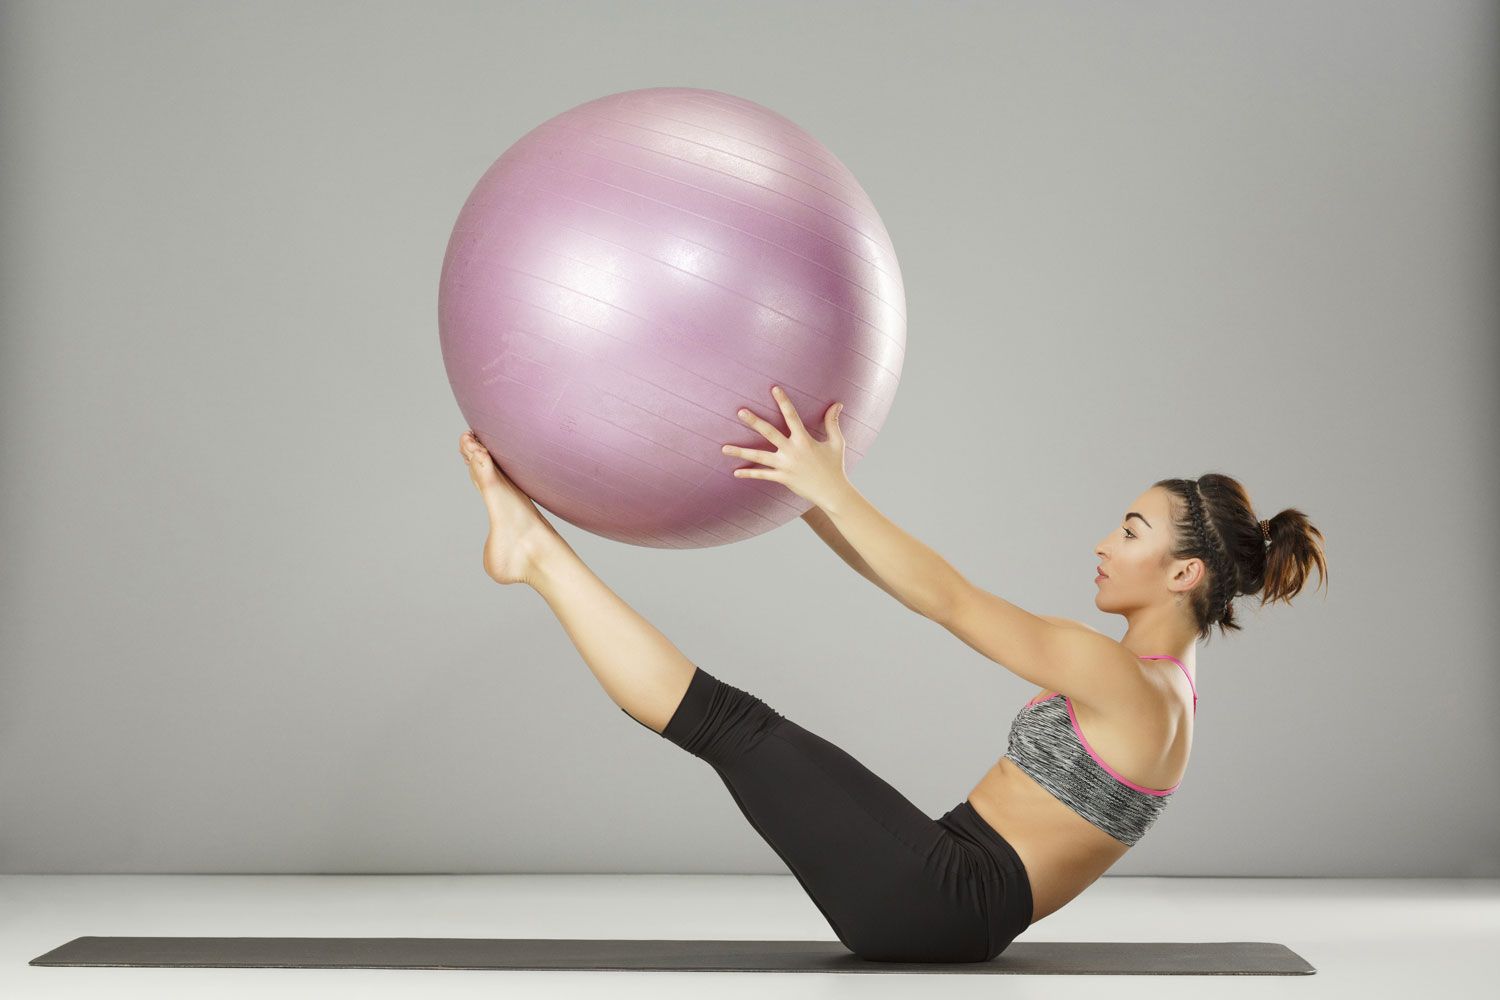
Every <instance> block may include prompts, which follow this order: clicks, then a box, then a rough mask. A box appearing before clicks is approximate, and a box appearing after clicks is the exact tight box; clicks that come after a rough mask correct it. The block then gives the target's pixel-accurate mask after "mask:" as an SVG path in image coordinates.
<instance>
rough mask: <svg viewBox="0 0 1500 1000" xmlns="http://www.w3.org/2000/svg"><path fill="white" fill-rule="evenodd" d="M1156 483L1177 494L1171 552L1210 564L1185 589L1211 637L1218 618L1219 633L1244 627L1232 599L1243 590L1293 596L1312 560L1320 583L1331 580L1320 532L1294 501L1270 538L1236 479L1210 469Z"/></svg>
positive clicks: (1201, 632) (1202, 632)
mask: <svg viewBox="0 0 1500 1000" xmlns="http://www.w3.org/2000/svg"><path fill="white" fill-rule="evenodd" d="M1152 485H1154V486H1160V487H1163V488H1165V489H1166V490H1168V491H1169V492H1170V493H1172V495H1173V496H1174V498H1175V500H1174V502H1173V512H1172V514H1173V521H1172V527H1173V529H1174V531H1175V538H1174V544H1173V548H1172V553H1171V558H1173V559H1202V560H1203V564H1204V566H1206V567H1207V569H1208V575H1207V581H1206V582H1205V583H1204V584H1203V585H1201V586H1199V587H1196V588H1194V590H1193V591H1192V592H1191V593H1190V594H1189V595H1188V597H1189V599H1190V600H1191V602H1192V609H1193V618H1194V620H1195V621H1196V622H1197V624H1198V637H1199V638H1200V639H1208V638H1210V636H1211V633H1212V630H1213V627H1214V626H1215V625H1218V626H1219V632H1220V634H1224V633H1226V632H1230V631H1238V630H1239V628H1240V626H1239V624H1238V623H1236V622H1235V620H1234V605H1233V601H1234V598H1236V597H1238V596H1239V595H1240V594H1259V595H1260V603H1261V606H1262V607H1264V606H1265V605H1267V604H1269V603H1271V602H1272V601H1284V602H1285V603H1287V604H1291V603H1292V598H1293V597H1294V596H1296V595H1297V594H1298V593H1299V592H1300V591H1301V590H1302V586H1303V584H1305V583H1306V582H1307V578H1308V576H1309V575H1310V574H1311V572H1312V568H1313V567H1314V566H1316V567H1317V568H1318V584H1319V586H1322V585H1324V584H1325V583H1326V582H1327V579H1328V564H1327V563H1326V562H1325V561H1324V559H1323V533H1322V532H1321V531H1319V530H1318V529H1317V528H1315V527H1313V525H1312V522H1310V521H1308V519H1307V515H1306V514H1304V513H1302V511H1300V510H1298V509H1296V508H1295V507H1289V508H1287V509H1286V510H1283V511H1282V512H1281V513H1279V514H1277V515H1276V516H1275V517H1272V518H1271V519H1270V522H1269V525H1268V527H1269V528H1270V535H1271V541H1270V543H1269V544H1267V543H1266V540H1265V535H1264V534H1263V533H1262V531H1261V526H1260V519H1259V518H1257V517H1256V516H1255V514H1254V512H1253V511H1252V510H1251V507H1250V495H1249V494H1248V493H1246V492H1245V488H1244V487H1243V486H1241V485H1240V484H1239V482H1238V481H1237V480H1235V479H1232V478H1231V477H1229V476H1226V475H1222V474H1221V473H1217V472H1209V473H1206V474H1204V475H1203V476H1200V477H1199V478H1197V479H1161V480H1158V481H1157V482H1156V483H1154V484H1152Z"/></svg>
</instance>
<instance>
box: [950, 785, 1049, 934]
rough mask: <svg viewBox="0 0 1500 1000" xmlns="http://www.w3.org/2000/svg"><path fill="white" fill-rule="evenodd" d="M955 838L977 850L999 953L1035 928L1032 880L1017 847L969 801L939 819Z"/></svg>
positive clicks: (990, 923)
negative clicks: (1017, 937)
mask: <svg viewBox="0 0 1500 1000" xmlns="http://www.w3.org/2000/svg"><path fill="white" fill-rule="evenodd" d="M938 823H939V824H941V825H942V826H943V827H945V828H946V829H948V830H949V831H950V832H952V833H953V834H954V836H956V837H958V838H960V839H961V840H964V841H965V842H967V843H968V844H969V845H970V846H972V847H974V848H977V849H978V850H977V855H976V856H977V857H978V858H979V859H980V860H981V861H982V862H983V866H982V868H981V871H982V872H983V879H982V881H983V886H982V889H983V891H984V894H985V904H986V912H987V913H988V916H989V928H990V951H991V952H992V957H993V955H995V954H999V953H1000V952H1001V951H1003V950H1004V949H1005V947H1006V946H1007V945H1009V944H1010V942H1011V941H1012V940H1013V939H1014V938H1015V937H1016V936H1017V935H1018V934H1020V933H1021V932H1022V931H1024V930H1025V929H1026V928H1027V927H1029V926H1030V925H1031V911H1032V898H1031V880H1030V878H1029V877H1028V876H1027V874H1026V866H1025V865H1024V864H1022V862H1021V857H1020V855H1018V854H1017V853H1016V851H1015V849H1014V848H1013V847H1011V845H1010V844H1009V843H1008V842H1006V840H1005V838H1004V837H1002V836H1000V834H999V832H998V831H996V830H995V829H994V828H993V827H991V826H990V825H989V824H988V823H986V822H985V820H984V817H982V816H980V815H979V813H978V812H977V811H976V810H975V809H974V806H973V805H972V804H970V802H969V801H968V800H967V799H965V800H964V801H962V802H960V803H959V804H958V805H956V806H954V807H953V808H952V809H950V810H948V811H947V812H946V813H944V814H943V815H942V816H941V817H939V818H938Z"/></svg>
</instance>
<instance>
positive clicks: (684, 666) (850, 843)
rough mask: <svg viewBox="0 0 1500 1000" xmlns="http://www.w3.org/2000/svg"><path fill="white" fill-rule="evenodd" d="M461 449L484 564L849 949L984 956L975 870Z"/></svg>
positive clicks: (958, 847) (924, 957)
mask: <svg viewBox="0 0 1500 1000" xmlns="http://www.w3.org/2000/svg"><path fill="white" fill-rule="evenodd" d="M460 454H461V455H462V456H463V457H464V458H465V461H467V462H468V463H469V467H470V473H471V475H472V477H473V479H474V483H475V485H476V486H478V487H479V489H480V492H481V495H482V496H483V497H484V500H485V504H486V507H487V508H488V510H489V514H490V537H489V539H488V540H487V541H486V543H485V571H486V572H487V573H489V574H490V576H491V577H492V578H494V579H495V580H497V581H498V582H501V583H519V582H525V583H528V584H530V585H531V586H532V587H533V588H534V589H535V590H536V591H537V593H539V594H541V595H542V598H543V599H544V600H546V602H547V604H548V606H549V607H550V608H551V609H552V610H553V612H554V613H555V614H556V615H557V617H558V620H559V621H560V622H561V623H562V625H563V628H564V629H565V630H566V631H567V633H568V637H569V638H570V639H572V640H573V644H574V645H575V646H576V647H577V648H578V651H579V653H580V654H582V656H583V659H584V662H585V663H587V664H588V667H589V670H590V671H592V672H593V674H594V677H595V678H596V679H597V680H598V681H599V684H600V686H602V687H603V688H604V690H605V693H606V694H608V695H609V697H610V698H611V699H612V700H613V701H614V702H615V704H617V705H619V706H620V708H621V709H622V710H623V711H624V712H625V713H626V714H628V715H630V716H631V717H632V718H634V719H635V720H636V721H637V722H640V723H641V724H642V725H644V726H646V727H647V728H649V729H651V730H652V731H654V732H656V733H657V734H659V735H661V736H662V737H664V738H665V739H668V740H670V741H671V742H673V743H675V744H677V745H678V746H681V747H682V748H683V749H685V750H687V751H688V752H689V753H692V754H694V755H695V756H697V757H699V758H701V759H702V760H704V761H706V762H708V763H709V764H710V765H711V766H713V768H714V770H715V771H716V772H717V773H718V774H719V776H720V778H721V779H722V780H723V782H724V784H725V786H726V787H727V788H728V789H729V792H730V794H731V795H732V796H733V797H734V801H735V803H736V805H738V806H739V808H740V811H741V812H742V813H743V814H744V816H745V818H746V819H747V820H749V822H750V824H751V825H752V826H753V827H754V828H755V830H756V832H757V833H759V834H760V836H761V837H762V838H763V839H764V840H765V841H766V843H767V844H768V845H769V846H770V847H771V848H772V849H773V850H774V851H776V853H777V855H778V856H779V857H780V858H781V859H782V860H783V861H784V862H785V863H786V865H787V867H788V868H790V869H791V871H792V873H793V874H794V875H795V876H796V878H797V880H798V881H799V882H800V883H801V885H802V887H803V889H804V890H805V891H806V892H807V894H808V896H809V897H810V898H811V899H812V901H813V903H814V904H815V905H816V906H817V907H818V909H819V910H820V911H821V912H822V913H823V915H824V917H825V918H827V920H828V922H829V925H830V926H831V927H832V928H833V930H834V933H835V934H837V935H838V938H839V940H840V941H841V942H843V943H844V945H845V946H846V947H848V948H849V949H850V950H851V951H853V952H855V953H856V954H858V955H861V956H862V957H865V958H870V959H877V960H882V959H883V960H890V961H918V962H920V961H927V962H933V961H979V960H982V959H983V957H984V956H985V953H986V951H987V950H988V949H989V934H988V924H987V922H986V913H987V909H986V906H985V902H984V885H983V882H984V879H983V874H982V872H980V871H979V869H978V861H977V860H976V858H975V856H974V855H973V854H972V853H970V852H969V850H968V849H966V848H965V847H964V846H963V845H962V843H961V842H960V841H959V840H958V839H957V838H955V837H953V836H951V835H949V834H948V833H947V831H946V830H945V829H944V828H943V827H942V826H941V825H940V824H939V823H938V822H937V821H935V820H933V819H932V818H931V817H929V816H927V814H926V813H924V812H923V811H922V810H920V809H919V808H917V806H916V805H914V804H913V803H912V802H910V801H909V800H908V799H906V798H905V797H904V796H903V795H901V793H900V792H898V791H897V790H896V789H895V788H893V787H891V786H890V785H889V784H887V783H886V782H885V781H883V780H882V779H880V778H879V777H878V776H876V775H875V774H874V773H872V772H871V771H870V770H869V769H868V768H866V767H865V766H864V765H862V764H860V763H859V762H858V761H857V760H855V759H854V758H853V757H851V756H849V755H848V754H847V753H845V752H844V751H843V750H841V749H839V748H838V747H836V746H834V745H833V744H832V743H829V742H828V741H827V740H824V739H822V738H821V737H819V736H817V735H815V734H813V733H810V732H808V731H807V730H805V729H803V728H802V727H801V726H799V725H797V724H796V723H794V722H792V721H791V720H789V719H786V718H784V717H783V716H782V715H781V714H780V713H778V712H776V711H774V710H773V709H771V708H770V707H769V706H767V705H766V704H765V703H764V702H763V701H761V700H760V699H759V698H756V697H755V696H753V695H750V694H748V693H746V692H744V691H741V690H740V689H738V688H735V687H732V686H730V685H727V684H724V683H722V682H720V681H719V680H718V679H717V678H715V677H713V676H711V675H710V674H708V673H707V672H706V671H704V670H702V669H700V668H699V667H697V666H696V665H695V664H694V663H693V662H692V661H690V660H688V659H687V657H685V656H684V655H683V654H682V652H681V650H679V649H678V648H677V647H676V646H674V645H673V644H672V643H671V642H670V641H669V640H668V639H667V638H666V636H664V635H662V633H661V632H660V631H659V630H658V629H657V628H656V627H655V626H654V625H652V624H651V623H650V622H648V621H646V619H645V618H643V617H641V615H640V614H639V613H637V612H636V611H635V609H633V608H631V607H630V605H628V604H626V603H625V601H624V600H622V599H621V598H620V596H619V595H618V594H616V593H615V592H614V591H612V590H610V589H609V587H607V586H606V585H605V584H604V582H603V581H602V580H600V579H599V577H598V576H596V575H595V574H594V572H593V571H592V570H590V569H589V568H588V567H587V566H586V565H585V564H584V563H583V560H582V559H580V558H579V556H578V554H577V552H575V551H574V550H573V548H572V546H570V545H568V544H567V541H566V540H565V539H564V538H563V537H562V536H561V535H559V534H558V533H557V532H556V530H555V529H553V528H552V526H551V524H550V523H549V522H547V521H546V519H545V518H542V517H541V515H540V513H539V512H538V511H537V510H536V508H535V506H534V504H532V503H531V501H530V499H529V498H527V497H526V496H525V494H523V493H521V492H520V491H519V490H518V489H517V488H516V487H515V485H514V484H513V483H511V482H510V481H509V480H508V479H507V478H505V477H504V476H503V475H500V474H499V473H498V472H497V470H496V468H495V467H494V466H493V463H492V460H491V458H490V456H489V454H488V452H486V451H485V450H484V448H483V447H482V446H481V445H480V444H479V443H478V442H477V441H475V440H473V439H472V436H471V435H468V434H466V435H464V438H463V440H461V442H460Z"/></svg>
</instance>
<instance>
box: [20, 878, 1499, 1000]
mask: <svg viewBox="0 0 1500 1000" xmlns="http://www.w3.org/2000/svg"><path fill="white" fill-rule="evenodd" d="M84 934H97V935H148V936H153V935H187V936H195V937H197V936H202V937H232V936H257V937H260V936H264V937H294V936H310V937H311V936H316V937H620V938H635V937H639V938H646V937H682V938H692V937H705V938H747V939H800V938H805V939H821V940H827V941H832V940H833V939H834V938H833V934H832V932H831V931H830V930H829V928H828V925H827V924H826V923H824V922H823V919H822V916H821V915H820V914H819V913H818V912H817V910H816V909H815V908H814V907H813V905H812V903H811V901H809V900H808V899H807V898H806V897H805V896H804V895H803V894H802V891H801V889H800V887H799V886H798V885H797V884H796V882H795V881H794V880H793V879H792V877H791V876H790V875H763V876H740V875H368V876H366V875H327V876H307V875H5V876H0V997H5V998H10V997H25V998H32V997H91V998H92V997H108V998H111V1000H116V998H118V1000H124V998H130V997H151V998H162V1000H166V998H172V997H194V998H198V997H205V996H213V997H215V998H216V1000H217V998H233V997H269V996H275V997H278V998H282V997H319V998H325V997H345V996H348V997H356V996H357V997H360V998H362V1000H364V998H369V1000H376V998H383V997H421V998H424V1000H425V998H428V997H434V998H437V997H485V998H494V997H497V996H524V997H568V998H572V997H612V998H630V997H636V996H639V997H651V998H652V1000H667V998H674V997H694V998H699V997H702V996H703V995H704V993H705V991H707V990H710V989H711V990H713V991H714V993H715V994H717V995H719V996H722V997H736V996H742V997H760V996H762V995H763V993H764V991H766V990H767V989H774V990H775V991H776V994H777V1000H793V998H796V997H861V998H866V997H909V996H911V995H912V994H913V991H914V990H915V989H917V988H918V986H919V984H920V989H921V990H922V991H923V992H924V993H929V994H931V995H935V996H939V995H940V996H951V997H979V996H986V997H994V996H1005V997H1007V998H1033V997H1034V998H1046V1000H1066V998H1069V997H1097V996H1106V995H1108V996H1109V997H1111V1000H1130V998H1135V997H1140V998H1147V997H1150V998H1153V1000H1157V998H1170V997H1184V998H1187V997H1191V998H1194V1000H1199V998H1202V997H1204V996H1214V997H1219V996H1225V997H1231V996H1232V997H1273V996H1274V997H1282V996H1298V997H1309V998H1312V997H1320V998H1321V997H1337V998H1345V997H1361V998H1373V997H1401V998H1403V1000H1405V998H1410V997H1412V996H1420V995H1423V994H1424V993H1425V994H1427V995H1429V996H1432V997H1441V998H1443V1000H1448V998H1452V997H1481V996H1483V997H1486V998H1488V997H1491V996H1495V995H1496V993H1495V992H1494V991H1495V985H1496V957H1497V956H1496V952H1497V949H1500V879H1479V880H1473V879H1465V880H1459V879H1242V878H1229V879H1208V878H1123V877H1106V878H1104V879H1102V880H1101V881H1100V882H1099V883H1097V884H1095V885H1094V886H1092V887H1091V888H1090V889H1089V890H1088V891H1087V892H1086V893H1085V894H1084V895H1083V896H1081V897H1079V898H1078V899H1077V900H1075V901H1074V902H1073V903H1071V904H1069V905H1068V906H1066V907H1064V908H1063V909H1062V910H1060V911H1058V912H1057V913H1055V914H1053V915H1052V916H1050V917H1047V918H1046V919H1044V920H1042V921H1040V922H1038V923H1037V924H1036V925H1035V926H1033V927H1032V928H1030V929H1029V930H1028V931H1027V932H1026V934H1025V935H1023V936H1022V938H1020V940H1023V941H1025V940H1031V941H1079V940H1100V941H1277V942H1280V943H1282V944H1285V945H1286V946H1287V947H1289V948H1291V949H1292V950H1293V951H1296V952H1297V953H1299V954H1300V955H1302V957H1303V958H1305V959H1307V961H1309V962H1310V963H1312V965H1313V966H1314V967H1316V968H1317V970H1318V972H1317V973H1316V974H1315V975H1311V976H985V975H928V976H920V977H918V976H914V975H910V974H901V975H872V974H864V975H847V976H845V975H832V974H826V973H809V974H787V973H744V972H717V973H705V972H505V971H450V970H415V969H358V970H347V971H346V970H337V969H150V968H140V969H134V968H101V969H88V968H35V967H32V966H28V965H27V964H26V963H27V962H29V961H30V960H31V959H33V958H35V957H37V956H38V955H41V954H43V953H45V952H48V951H50V950H52V949H53V948H56V947H57V946H59V945H61V944H64V943H65V942H67V941H70V940H72V939H73V938H75V937H78V936H80V935H84ZM771 976H774V977H775V978H774V979H773V978H770V977H771Z"/></svg>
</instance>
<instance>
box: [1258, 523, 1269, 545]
mask: <svg viewBox="0 0 1500 1000" xmlns="http://www.w3.org/2000/svg"><path fill="white" fill-rule="evenodd" d="M1260 533H1261V534H1262V535H1264V536H1265V538H1266V542H1267V543H1268V544H1269V543H1270V541H1271V522H1270V521H1262V522H1260Z"/></svg>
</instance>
